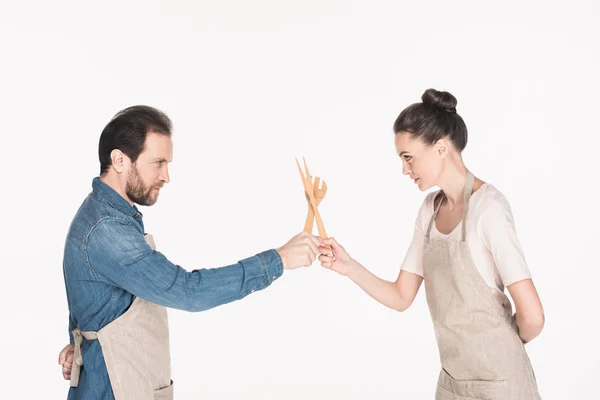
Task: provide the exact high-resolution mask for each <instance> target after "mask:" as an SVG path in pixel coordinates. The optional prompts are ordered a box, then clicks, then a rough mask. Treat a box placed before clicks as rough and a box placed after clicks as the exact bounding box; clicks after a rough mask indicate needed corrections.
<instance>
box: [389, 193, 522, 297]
mask: <svg viewBox="0 0 600 400" xmlns="http://www.w3.org/2000/svg"><path fill="white" fill-rule="evenodd" d="M438 193H439V191H436V192H433V193H430V194H428V195H427V197H426V198H425V200H424V201H423V205H422V206H421V209H420V210H419V215H418V216H417V220H416V222H415V233H414V237H413V240H412V243H411V245H410V247H409V249H408V252H407V253H406V257H405V258H404V262H403V263H402V267H401V268H402V269H403V270H405V271H409V272H412V273H414V274H417V275H420V276H423V248H424V243H425V234H426V233H427V227H428V225H429V221H430V220H431V217H432V216H433V213H434V211H435V210H434V204H433V203H434V199H435V197H436V196H437V195H438ZM461 234H462V221H461V222H460V223H459V224H458V225H457V226H456V228H455V229H454V230H453V231H452V232H450V233H449V234H447V235H445V234H443V233H440V232H439V231H438V230H437V228H436V226H435V223H434V224H433V227H432V228H431V237H432V238H434V239H442V240H460V239H461ZM466 239H467V243H468V245H469V249H470V251H471V256H472V258H473V262H474V264H475V267H476V268H477V269H478V270H479V273H480V274H481V276H482V277H483V279H484V281H485V282H486V283H487V285H488V286H489V287H490V288H492V289H493V290H494V291H495V292H496V293H497V294H501V293H503V292H504V287H505V286H508V285H510V284H511V283H514V282H517V281H520V280H523V279H527V278H531V275H530V272H529V268H528V267H527V264H526V262H525V256H524V254H523V249H522V248H521V244H520V243H519V240H518V239H517V234H516V231H515V225H514V220H513V217H512V212H511V209H510V205H509V204H508V200H507V199H506V197H504V195H503V194H502V193H501V192H500V191H499V190H498V189H496V188H495V187H494V186H492V185H491V184H489V183H484V184H483V185H482V186H481V187H480V188H479V189H478V190H476V191H475V192H474V193H473V194H472V195H471V198H470V200H469V213H468V215H467V237H466Z"/></svg>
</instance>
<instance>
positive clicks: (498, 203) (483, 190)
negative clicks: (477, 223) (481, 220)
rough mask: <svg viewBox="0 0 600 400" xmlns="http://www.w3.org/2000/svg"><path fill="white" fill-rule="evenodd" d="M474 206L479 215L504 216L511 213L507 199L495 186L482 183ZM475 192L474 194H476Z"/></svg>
mask: <svg viewBox="0 0 600 400" xmlns="http://www.w3.org/2000/svg"><path fill="white" fill-rule="evenodd" d="M477 192H480V193H478V196H476V199H477V201H476V204H475V205H474V208H475V210H476V212H477V214H479V215H486V214H488V215H489V214H499V213H500V214H505V213H507V212H508V213H509V214H510V212H511V210H510V203H509V202H508V199H507V197H506V196H505V195H504V193H502V191H500V190H499V189H498V188H497V187H496V186H494V185H493V184H491V183H487V182H486V183H484V184H483V185H482V186H481V187H480V188H479V189H478V190H477ZM477 192H475V193H474V194H477Z"/></svg>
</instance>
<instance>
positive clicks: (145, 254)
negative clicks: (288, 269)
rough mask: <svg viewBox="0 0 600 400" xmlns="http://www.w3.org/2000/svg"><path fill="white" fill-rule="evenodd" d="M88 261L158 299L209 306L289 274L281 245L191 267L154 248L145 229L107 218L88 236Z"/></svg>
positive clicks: (183, 306)
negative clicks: (224, 263) (232, 260)
mask: <svg viewBox="0 0 600 400" xmlns="http://www.w3.org/2000/svg"><path fill="white" fill-rule="evenodd" d="M86 253H87V260H88V267H90V268H91V269H92V270H93V271H94V272H95V275H96V276H98V278H99V279H103V280H106V281H107V282H108V283H111V284H114V285H116V286H119V287H121V288H123V289H125V290H127V291H128V292H131V293H132V294H134V295H135V296H137V297H141V298H143V299H145V300H148V301H150V302H152V303H155V304H160V305H163V306H166V307H171V308H176V309H180V310H185V311H204V310H208V309H210V308H213V307H216V306H219V305H222V304H226V303H229V302H232V301H235V300H239V299H242V298H243V297H245V296H247V295H248V294H249V293H252V292H255V291H258V290H261V289H264V288H266V287H267V286H269V285H270V284H271V283H272V282H273V281H274V280H275V279H277V278H278V277H280V276H281V275H282V274H283V263H282V259H281V257H280V255H279V254H278V253H277V251H275V250H268V251H265V252H262V253H259V254H257V255H255V256H253V257H249V258H246V259H244V260H242V261H239V262H237V263H235V264H232V265H228V266H225V267H220V268H212V269H197V270H194V271H186V270H185V269H183V268H181V267H180V266H178V265H175V264H173V263H172V262H171V261H169V260H168V259H167V258H166V257H165V256H164V255H163V254H162V253H160V252H158V251H154V250H152V248H151V247H150V246H149V245H148V244H147V243H146V242H145V241H144V238H143V236H142V235H141V234H140V232H139V230H138V229H137V228H136V227H135V226H133V225H131V224H128V223H123V222H121V221H118V220H116V219H112V218H106V219H104V220H102V221H101V222H99V223H98V224H97V225H96V227H95V228H94V229H93V230H92V232H91V233H90V234H89V237H88V240H87V248H86Z"/></svg>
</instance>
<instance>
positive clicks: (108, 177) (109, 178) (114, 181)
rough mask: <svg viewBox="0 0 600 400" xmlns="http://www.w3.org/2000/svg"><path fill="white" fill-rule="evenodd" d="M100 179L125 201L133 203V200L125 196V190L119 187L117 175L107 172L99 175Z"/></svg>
mask: <svg viewBox="0 0 600 400" xmlns="http://www.w3.org/2000/svg"><path fill="white" fill-rule="evenodd" d="M100 181H101V182H102V183H104V184H106V185H107V186H109V187H110V188H111V189H113V190H114V191H115V192H117V193H118V194H119V195H120V196H121V197H122V198H124V199H125V201H127V202H128V203H129V204H130V205H132V206H133V205H134V203H133V201H131V200H130V199H129V197H128V196H127V194H125V190H122V189H121V182H120V180H119V177H118V176H115V175H114V174H112V173H111V172H107V173H105V174H103V175H100Z"/></svg>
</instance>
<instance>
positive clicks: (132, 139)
mask: <svg viewBox="0 0 600 400" xmlns="http://www.w3.org/2000/svg"><path fill="white" fill-rule="evenodd" d="M172 126H173V124H172V123H171V120H170V119H169V117H167V115H166V114H165V113H163V112H162V111H160V110H157V109H155V108H152V107H148V106H133V107H129V108H126V109H124V110H121V111H119V112H118V113H117V115H115V116H114V117H113V119H112V120H111V121H110V122H109V123H108V125H106V127H105V128H104V130H103V131H102V134H101V135H100V143H99V144H98V157H99V159H100V175H102V174H104V173H105V172H107V171H108V168H109V167H110V165H111V162H112V161H111V158H110V153H111V152H112V151H113V150H115V149H119V150H121V151H122V152H123V153H125V154H127V156H128V157H129V158H130V159H131V161H132V162H135V161H136V160H137V159H138V157H139V155H140V153H141V152H142V151H143V150H144V145H145V143H146V136H147V135H148V132H154V133H159V134H161V135H167V136H171V128H172Z"/></svg>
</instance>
